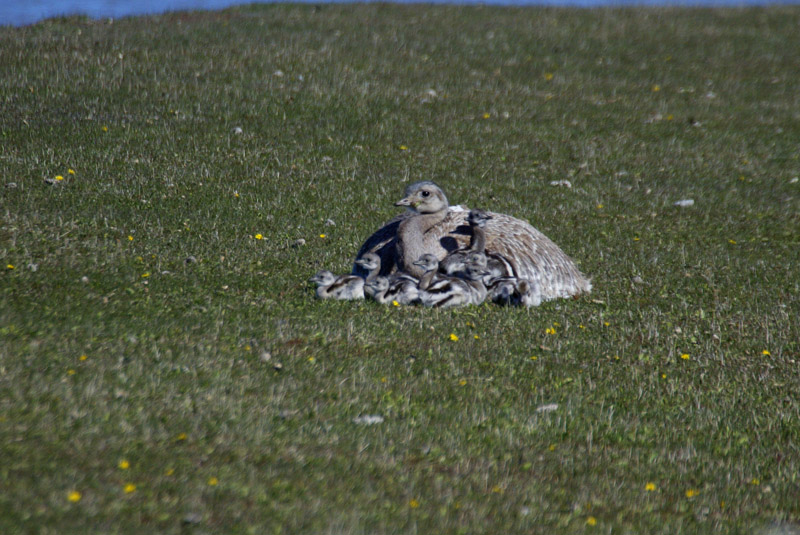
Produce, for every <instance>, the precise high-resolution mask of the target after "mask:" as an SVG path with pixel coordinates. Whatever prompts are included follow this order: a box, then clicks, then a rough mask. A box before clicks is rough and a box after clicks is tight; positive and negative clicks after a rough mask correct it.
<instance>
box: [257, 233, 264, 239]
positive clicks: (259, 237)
mask: <svg viewBox="0 0 800 535" xmlns="http://www.w3.org/2000/svg"><path fill="white" fill-rule="evenodd" d="M255 238H256V239H257V240H263V239H264V235H263V234H256V235H255Z"/></svg>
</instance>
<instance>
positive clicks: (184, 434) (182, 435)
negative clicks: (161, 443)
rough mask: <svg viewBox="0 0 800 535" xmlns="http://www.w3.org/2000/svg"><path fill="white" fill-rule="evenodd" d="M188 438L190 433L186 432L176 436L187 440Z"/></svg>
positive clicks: (178, 438) (177, 438)
mask: <svg viewBox="0 0 800 535" xmlns="http://www.w3.org/2000/svg"><path fill="white" fill-rule="evenodd" d="M187 438H188V435H186V433H180V434H178V436H177V437H175V439H176V440H186V439H187Z"/></svg>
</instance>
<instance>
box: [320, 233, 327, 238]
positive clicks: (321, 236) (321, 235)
mask: <svg viewBox="0 0 800 535" xmlns="http://www.w3.org/2000/svg"><path fill="white" fill-rule="evenodd" d="M319 237H320V238H327V236H325V234H320V235H319Z"/></svg>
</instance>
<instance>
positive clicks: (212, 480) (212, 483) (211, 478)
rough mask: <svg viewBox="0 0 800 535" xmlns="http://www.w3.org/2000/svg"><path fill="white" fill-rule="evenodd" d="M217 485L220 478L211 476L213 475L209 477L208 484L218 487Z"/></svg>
mask: <svg viewBox="0 0 800 535" xmlns="http://www.w3.org/2000/svg"><path fill="white" fill-rule="evenodd" d="M217 485H219V479H217V478H216V477H214V476H211V477H209V478H208V486H209V487H216V486H217Z"/></svg>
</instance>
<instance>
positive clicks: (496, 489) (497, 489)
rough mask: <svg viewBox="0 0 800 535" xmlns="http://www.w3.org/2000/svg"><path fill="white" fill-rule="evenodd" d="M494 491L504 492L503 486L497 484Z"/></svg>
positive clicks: (496, 492)
mask: <svg viewBox="0 0 800 535" xmlns="http://www.w3.org/2000/svg"><path fill="white" fill-rule="evenodd" d="M492 492H494V493H495V494H503V487H501V486H500V485H495V486H494V487H492Z"/></svg>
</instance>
